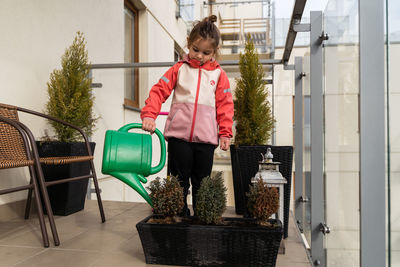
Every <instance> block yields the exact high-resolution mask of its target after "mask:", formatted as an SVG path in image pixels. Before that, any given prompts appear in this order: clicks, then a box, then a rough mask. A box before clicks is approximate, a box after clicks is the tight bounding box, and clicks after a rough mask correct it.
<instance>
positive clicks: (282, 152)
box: [230, 36, 293, 237]
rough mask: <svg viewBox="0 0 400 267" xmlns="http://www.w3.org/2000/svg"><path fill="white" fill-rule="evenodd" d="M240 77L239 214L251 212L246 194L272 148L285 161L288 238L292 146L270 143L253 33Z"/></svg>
mask: <svg viewBox="0 0 400 267" xmlns="http://www.w3.org/2000/svg"><path fill="white" fill-rule="evenodd" d="M239 70H240V77H239V78H237V79H236V89H235V98H234V108H235V114H234V121H235V130H236V131H235V137H234V144H232V145H231V147H230V151H231V164H232V176H233V185H234V194H235V210H236V213H237V214H244V215H245V216H248V215H249V212H248V210H247V205H246V203H247V197H246V193H247V192H248V191H249V185H250V183H251V182H250V181H251V178H252V177H254V175H255V174H256V173H257V171H258V162H259V161H260V160H261V159H262V156H261V153H262V154H265V152H266V151H267V148H268V147H271V151H272V154H274V161H278V162H281V166H280V171H281V173H282V175H283V176H284V177H285V178H286V180H287V182H288V183H287V185H285V188H284V190H285V207H284V222H285V223H284V225H285V237H287V225H288V223H287V222H288V217H289V203H290V201H289V199H290V184H291V175H292V159H293V147H292V146H271V145H267V142H268V141H269V139H270V137H271V132H272V130H273V128H274V124H275V119H274V117H273V115H272V109H271V104H270V102H269V100H268V97H269V94H268V90H267V88H266V82H265V79H264V77H265V74H264V70H263V67H262V65H261V64H260V61H259V57H258V53H257V51H256V49H255V47H254V43H253V41H252V40H251V38H250V36H249V38H248V39H247V42H246V46H245V50H244V53H241V54H240V60H239Z"/></svg>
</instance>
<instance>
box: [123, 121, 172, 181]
mask: <svg viewBox="0 0 400 267" xmlns="http://www.w3.org/2000/svg"><path fill="white" fill-rule="evenodd" d="M133 128H140V129H141V128H142V124H141V123H130V124H127V125H124V126H122V127H121V128H119V129H118V131H119V132H128V131H129V130H130V129H133ZM154 132H155V133H156V135H157V136H158V139H159V140H160V146H161V157H160V163H159V164H158V165H157V166H155V167H151V169H150V174H154V173H157V172H159V171H161V169H162V168H164V165H165V139H164V136H163V134H162V133H161V132H160V130H158V129H156V130H155V131H154Z"/></svg>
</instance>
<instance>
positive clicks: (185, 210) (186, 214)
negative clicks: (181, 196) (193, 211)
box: [178, 208, 190, 217]
mask: <svg viewBox="0 0 400 267" xmlns="http://www.w3.org/2000/svg"><path fill="white" fill-rule="evenodd" d="M178 216H179V217H189V216H190V209H188V208H183V210H182V211H181V212H180V213H178Z"/></svg>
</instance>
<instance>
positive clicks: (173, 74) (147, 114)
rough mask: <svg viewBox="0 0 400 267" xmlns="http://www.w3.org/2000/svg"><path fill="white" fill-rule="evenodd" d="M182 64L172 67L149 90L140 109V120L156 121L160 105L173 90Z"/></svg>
mask: <svg viewBox="0 0 400 267" xmlns="http://www.w3.org/2000/svg"><path fill="white" fill-rule="evenodd" d="M182 64H183V63H181V62H178V63H177V64H175V65H174V66H172V67H171V68H170V69H169V70H168V71H167V72H166V73H165V74H164V75H163V76H162V77H161V78H160V80H159V81H158V82H157V83H156V84H155V85H153V87H152V88H151V90H150V93H149V97H148V98H147V99H146V101H145V106H144V107H143V108H142V112H141V113H140V118H141V119H142V120H143V118H152V119H154V120H155V119H156V118H157V116H158V113H160V110H161V105H162V104H163V103H164V102H165V100H167V98H168V97H169V96H170V95H171V93H172V90H173V89H174V88H175V85H176V81H177V77H178V70H179V68H180V66H182Z"/></svg>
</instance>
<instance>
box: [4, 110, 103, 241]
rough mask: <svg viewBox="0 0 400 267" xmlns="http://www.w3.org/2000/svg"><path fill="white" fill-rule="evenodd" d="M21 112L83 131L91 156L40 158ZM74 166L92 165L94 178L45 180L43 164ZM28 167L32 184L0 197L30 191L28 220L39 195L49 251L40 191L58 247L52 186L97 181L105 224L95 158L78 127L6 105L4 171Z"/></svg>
mask: <svg viewBox="0 0 400 267" xmlns="http://www.w3.org/2000/svg"><path fill="white" fill-rule="evenodd" d="M19 112H24V113H29V114H32V115H36V116H40V117H43V118H46V119H49V120H53V121H56V122H58V123H61V124H64V125H66V126H68V127H72V128H73V129H75V130H77V131H79V132H80V133H81V135H82V136H83V138H84V140H85V143H86V147H87V151H88V153H87V155H86V156H72V157H51V158H40V157H39V154H38V149H37V146H36V141H35V138H34V137H33V134H32V132H31V131H30V130H29V128H28V127H27V126H26V125H25V124H23V123H21V122H20V121H19V119H18V113H19ZM73 162H89V163H90V169H91V174H89V175H85V176H79V177H71V178H65V179H60V180H57V181H51V182H46V181H45V180H44V177H43V171H42V166H41V164H44V165H62V164H70V163H73ZM26 166H27V167H28V168H29V172H30V175H31V181H30V184H29V185H25V186H19V187H14V188H8V189H2V190H0V195H2V194H7V193H12V192H16V191H21V190H29V192H28V199H27V203H26V208H25V219H28V218H29V213H30V206H31V200H32V192H34V193H35V202H36V206H37V210H38V217H39V222H40V228H41V231H42V238H43V244H44V246H45V247H48V246H49V240H48V236H47V230H46V225H45V222H44V215H43V210H42V205H41V202H40V199H41V198H40V197H39V191H40V192H41V193H42V200H43V201H44V206H45V208H46V211H47V215H48V219H49V224H50V228H51V231H52V234H53V239H54V244H55V245H56V246H58V245H59V244H60V240H59V237H58V233H57V229H56V225H55V222H54V216H53V212H52V209H51V205H50V200H49V196H48V193H47V187H48V186H51V185H54V184H61V183H65V182H70V181H76V180H81V179H86V178H93V182H94V186H95V191H96V195H97V202H98V206H99V210H100V215H101V221H102V222H105V216H104V210H103V204H102V201H101V197H100V190H99V186H98V181H97V176H96V171H95V168H94V164H93V155H92V152H91V149H90V145H89V142H88V139H87V136H86V135H85V133H84V132H83V131H82V130H81V129H79V128H78V127H76V126H74V125H71V124H69V123H67V122H64V121H61V120H59V119H56V118H53V117H50V116H48V115H45V114H42V113H39V112H36V111H32V110H28V109H25V108H21V107H16V106H10V105H5V104H1V103H0V169H8V168H17V167H26Z"/></svg>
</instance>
